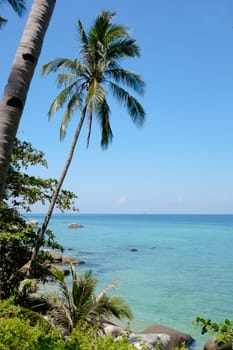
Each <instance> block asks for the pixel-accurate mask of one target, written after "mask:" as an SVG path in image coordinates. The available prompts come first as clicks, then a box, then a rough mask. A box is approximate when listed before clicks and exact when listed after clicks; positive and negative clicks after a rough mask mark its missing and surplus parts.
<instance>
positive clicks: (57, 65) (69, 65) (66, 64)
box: [41, 58, 80, 75]
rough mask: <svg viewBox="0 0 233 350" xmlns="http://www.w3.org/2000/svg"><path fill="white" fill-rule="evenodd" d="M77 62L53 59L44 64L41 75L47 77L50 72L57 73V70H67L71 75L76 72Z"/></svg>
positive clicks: (66, 59)
mask: <svg viewBox="0 0 233 350" xmlns="http://www.w3.org/2000/svg"><path fill="white" fill-rule="evenodd" d="M79 63H80V62H79V61H78V60H71V59H68V58H55V59H54V60H52V61H50V62H48V63H46V64H44V65H43V66H42V68H41V74H42V75H48V74H49V73H52V72H54V73H55V72H57V70H58V69H64V70H68V71H70V72H72V73H75V72H76V69H77V67H79Z"/></svg>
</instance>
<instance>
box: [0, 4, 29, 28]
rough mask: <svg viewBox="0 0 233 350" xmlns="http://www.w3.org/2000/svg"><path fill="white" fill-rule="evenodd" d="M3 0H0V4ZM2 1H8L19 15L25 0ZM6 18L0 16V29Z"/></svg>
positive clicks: (22, 10) (23, 7)
mask: <svg viewBox="0 0 233 350" xmlns="http://www.w3.org/2000/svg"><path fill="white" fill-rule="evenodd" d="M2 1H3V0H0V4H1V3H2ZM4 2H8V3H9V5H10V6H11V7H12V9H13V10H14V11H15V12H16V13H17V14H18V15H19V16H21V15H22V14H23V12H24V10H25V1H24V0H7V1H4ZM6 22H7V19H5V18H3V17H1V16H0V29H1V27H2V26H3V25H4V24H6Z"/></svg>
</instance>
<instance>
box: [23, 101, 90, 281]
mask: <svg viewBox="0 0 233 350" xmlns="http://www.w3.org/2000/svg"><path fill="white" fill-rule="evenodd" d="M86 110H87V108H86V107H84V109H83V111H82V115H81V118H80V121H79V124H78V127H77V129H76V131H75V134H74V138H73V141H72V144H71V147H70V151H69V154H68V158H67V160H66V163H65V166H64V168H63V171H62V174H61V176H60V179H59V181H58V183H57V186H56V188H55V190H54V192H53V195H52V198H51V201H50V205H49V208H48V212H47V214H46V216H45V218H44V222H43V224H42V226H41V229H40V230H39V233H38V238H37V242H36V244H35V247H34V248H33V250H32V256H31V260H30V262H29V269H28V275H29V276H31V275H33V273H34V272H35V270H36V260H37V256H38V253H39V249H40V247H41V245H42V244H43V239H44V235H45V232H46V229H47V227H48V224H49V221H50V218H51V216H52V213H53V209H54V206H55V204H56V200H57V197H58V195H59V193H60V190H61V187H62V184H63V182H64V179H65V177H66V174H67V172H68V169H69V167H70V164H71V161H72V158H73V155H74V150H75V147H76V145H77V142H78V139H79V135H80V132H81V129H82V126H83V122H84V119H85V116H86Z"/></svg>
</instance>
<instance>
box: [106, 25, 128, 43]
mask: <svg viewBox="0 0 233 350" xmlns="http://www.w3.org/2000/svg"><path fill="white" fill-rule="evenodd" d="M128 36H129V30H128V29H127V28H126V27H124V26H122V25H117V24H111V26H109V27H108V29H107V31H106V34H105V38H104V42H105V45H108V44H109V43H111V42H112V41H114V40H119V39H120V38H124V37H128Z"/></svg>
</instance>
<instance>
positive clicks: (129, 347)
mask: <svg viewBox="0 0 233 350" xmlns="http://www.w3.org/2000/svg"><path fill="white" fill-rule="evenodd" d="M94 334H96V330H95V329H94V328H93V329H86V330H80V329H79V326H77V327H76V328H74V330H73V332H72V333H71V336H70V338H69V344H70V345H73V346H76V347H74V349H75V350H76V349H77V350H135V349H136V348H135V346H134V345H133V344H130V343H129V340H128V337H127V336H123V337H122V338H121V339H116V338H114V337H112V336H110V335H105V336H99V337H96V336H94Z"/></svg>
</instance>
